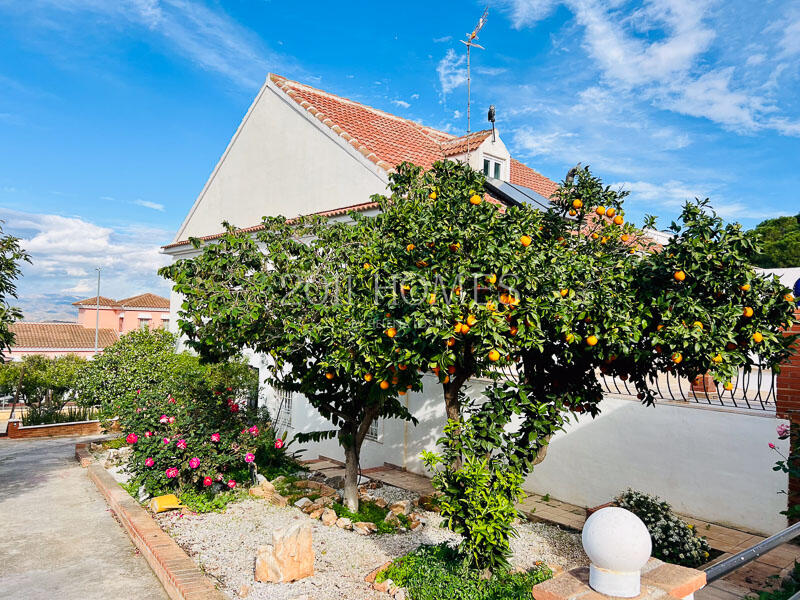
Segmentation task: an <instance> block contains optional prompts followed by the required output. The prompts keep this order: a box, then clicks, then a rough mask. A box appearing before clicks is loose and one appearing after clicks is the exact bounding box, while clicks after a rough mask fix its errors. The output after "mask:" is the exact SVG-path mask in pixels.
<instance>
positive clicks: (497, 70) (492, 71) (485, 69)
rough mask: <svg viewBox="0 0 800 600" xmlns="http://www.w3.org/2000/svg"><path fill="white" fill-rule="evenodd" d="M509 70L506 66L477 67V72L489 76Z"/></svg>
mask: <svg viewBox="0 0 800 600" xmlns="http://www.w3.org/2000/svg"><path fill="white" fill-rule="evenodd" d="M506 71H508V69H506V68H505V67H475V72H476V73H478V74H479V75H486V76H487V77H495V76H496V75H502V74H503V73H505V72H506Z"/></svg>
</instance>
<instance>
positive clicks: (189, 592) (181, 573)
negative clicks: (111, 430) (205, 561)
mask: <svg viewBox="0 0 800 600" xmlns="http://www.w3.org/2000/svg"><path fill="white" fill-rule="evenodd" d="M75 458H76V459H77V460H78V461H79V462H80V463H81V466H82V467H84V468H86V471H87V474H88V475H89V479H91V480H92V481H93V482H94V484H95V485H96V486H97V489H98V490H99V491H100V493H101V494H102V495H103V497H104V498H105V500H106V503H107V504H108V506H109V507H110V508H111V510H112V512H113V513H114V514H115V515H116V516H117V518H118V519H119V521H120V523H122V526H123V527H124V528H125V531H127V532H128V535H129V536H130V538H131V541H133V543H134V545H135V546H136V547H137V548H138V549H139V552H141V554H142V556H144V558H145V560H147V563H148V564H149V565H150V568H151V569H153V573H155V575H156V577H158V579H159V581H161V585H163V586H164V590H165V591H166V592H167V595H168V596H169V597H170V598H171V599H172V600H227V598H226V596H225V595H224V594H223V593H222V592H220V591H219V590H218V589H216V588H215V587H214V584H213V583H211V581H210V580H209V579H208V578H207V577H206V576H205V575H203V572H202V571H201V570H200V568H199V567H198V566H197V565H196V564H195V562H194V561H193V560H192V559H191V558H189V556H188V555H187V554H186V552H184V551H183V549H182V548H181V547H180V546H178V544H177V543H175V540H173V539H172V538H171V537H169V535H167V534H166V533H164V531H163V530H162V529H161V527H159V526H158V523H156V522H155V520H154V519H153V518H152V517H151V516H150V515H149V514H148V513H147V511H146V510H145V509H144V508H142V507H141V506H140V505H139V503H138V502H136V500H134V499H133V498H131V496H130V494H128V493H127V492H126V491H125V490H123V489H122V488H121V487H120V485H119V484H118V483H117V482H116V480H115V479H114V478H113V477H112V476H111V475H110V474H109V473H108V471H106V470H105V469H104V468H103V467H101V466H100V465H99V464H97V462H96V461H95V460H94V459H92V457H91V455H90V454H89V452H88V451H87V449H86V444H75Z"/></svg>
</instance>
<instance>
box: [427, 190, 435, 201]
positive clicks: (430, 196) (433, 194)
mask: <svg viewBox="0 0 800 600" xmlns="http://www.w3.org/2000/svg"><path fill="white" fill-rule="evenodd" d="M428 198H430V199H431V200H436V192H435V191H433V192H431V193H430V194H428Z"/></svg>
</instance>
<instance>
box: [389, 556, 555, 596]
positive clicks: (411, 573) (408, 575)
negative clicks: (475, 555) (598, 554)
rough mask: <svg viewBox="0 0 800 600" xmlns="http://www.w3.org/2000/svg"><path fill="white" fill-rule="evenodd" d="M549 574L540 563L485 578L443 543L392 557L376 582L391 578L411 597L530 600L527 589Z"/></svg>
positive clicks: (550, 574)
mask: <svg viewBox="0 0 800 600" xmlns="http://www.w3.org/2000/svg"><path fill="white" fill-rule="evenodd" d="M552 576H553V573H552V571H551V570H550V569H549V568H548V567H547V566H546V565H544V564H539V565H537V566H536V567H534V568H533V569H531V570H530V571H527V572H513V573H512V572H510V571H508V570H503V569H501V570H497V571H495V572H493V573H492V575H491V577H489V578H485V577H484V574H483V573H482V572H481V571H478V570H475V569H470V568H468V567H467V566H466V565H465V564H464V561H463V560H462V557H461V555H460V554H459V553H458V551H456V550H455V549H453V548H451V547H450V546H448V545H446V544H440V545H437V546H428V545H424V546H420V547H419V548H417V549H416V550H414V551H413V552H409V553H408V554H406V555H405V556H402V557H400V558H398V559H395V560H394V561H393V562H392V564H391V565H390V566H389V567H387V568H386V569H384V570H383V571H381V572H380V573H378V576H377V577H376V581H377V582H379V583H380V582H382V581H386V580H387V579H391V580H392V581H393V582H394V583H395V584H396V585H398V586H401V587H405V588H406V589H407V590H408V596H409V598H413V599H414V600H530V598H531V589H532V588H533V586H534V585H536V584H537V583H541V582H542V581H545V580H547V579H550V578H551V577H552Z"/></svg>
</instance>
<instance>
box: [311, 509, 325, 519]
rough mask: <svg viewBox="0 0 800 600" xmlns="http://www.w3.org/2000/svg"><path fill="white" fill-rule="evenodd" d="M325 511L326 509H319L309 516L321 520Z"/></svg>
mask: <svg viewBox="0 0 800 600" xmlns="http://www.w3.org/2000/svg"><path fill="white" fill-rule="evenodd" d="M325 510H326V509H324V508H317V509H315V510H312V511H311V512H310V513H308V516H309V517H311V518H312V519H319V518H320V517H321V516H322V513H323V512H325Z"/></svg>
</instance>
